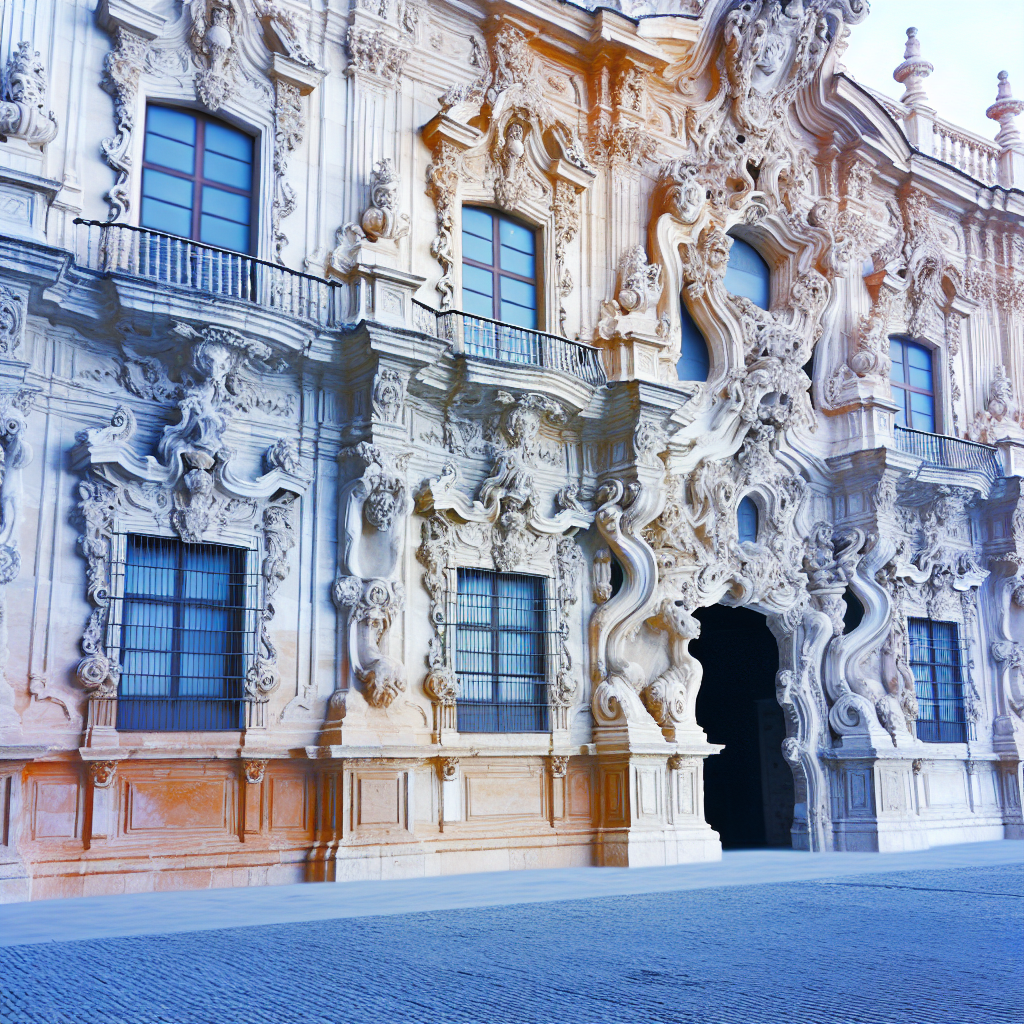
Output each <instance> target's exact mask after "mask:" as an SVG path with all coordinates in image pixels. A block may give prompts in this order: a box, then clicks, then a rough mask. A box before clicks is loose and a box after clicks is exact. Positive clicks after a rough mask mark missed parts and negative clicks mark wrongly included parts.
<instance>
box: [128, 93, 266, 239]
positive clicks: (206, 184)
mask: <svg viewBox="0 0 1024 1024" xmlns="http://www.w3.org/2000/svg"><path fill="white" fill-rule="evenodd" d="M252 193H253V140H252V138H251V137H250V136H248V135H245V134H244V133H243V132H240V131H237V130H236V129H234V128H230V127H228V125H226V124H224V123H223V122H221V121H216V120H214V119H213V118H211V117H207V116H206V115H205V114H198V113H193V112H191V111H186V110H175V109H173V108H171V107H158V106H151V107H149V108H148V109H147V110H146V143H145V150H144V152H143V162H142V212H141V217H140V224H139V226H140V227H144V228H151V229H152V230H154V231H161V232H165V233H166V234H169V235H180V236H181V237H182V238H190V239H193V240H195V241H197V242H203V243H205V244H206V245H212V246H216V247H218V248H220V249H231V250H233V251H234V252H243V253H248V252H251V251H252V235H253V232H252V228H253V218H252Z"/></svg>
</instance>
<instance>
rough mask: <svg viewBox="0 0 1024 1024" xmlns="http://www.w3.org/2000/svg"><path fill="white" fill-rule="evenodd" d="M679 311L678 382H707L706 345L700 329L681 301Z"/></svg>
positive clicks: (708, 358) (708, 365)
mask: <svg viewBox="0 0 1024 1024" xmlns="http://www.w3.org/2000/svg"><path fill="white" fill-rule="evenodd" d="M679 311H680V320H681V326H682V329H683V339H682V341H683V344H682V349H681V351H680V355H679V362H678V363H676V374H677V375H678V377H679V379H680V380H707V379H708V373H709V372H710V370H711V357H710V355H709V354H708V343H707V342H706V341H705V340H704V335H703V334H702V333H701V329H700V328H699V327H698V326H697V323H696V321H695V320H694V319H693V317H692V316H690V313H689V310H687V308H686V306H685V304H684V303H683V301H682V300H681V299H680V302H679Z"/></svg>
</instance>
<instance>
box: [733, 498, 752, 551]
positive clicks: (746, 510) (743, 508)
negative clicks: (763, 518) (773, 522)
mask: <svg viewBox="0 0 1024 1024" xmlns="http://www.w3.org/2000/svg"><path fill="white" fill-rule="evenodd" d="M736 527H737V530H738V532H739V536H740V543H750V544H753V543H755V542H756V541H757V506H756V505H755V504H754V499H753V498H751V497H749V496H748V497H746V498H744V499H743V500H742V501H741V502H740V503H739V505H738V506H737V507H736Z"/></svg>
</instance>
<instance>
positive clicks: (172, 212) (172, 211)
mask: <svg viewBox="0 0 1024 1024" xmlns="http://www.w3.org/2000/svg"><path fill="white" fill-rule="evenodd" d="M139 219H140V221H141V226H142V227H144V228H152V229H153V230H154V231H163V232H165V233H167V234H168V235H182V236H183V237H184V238H188V237H189V235H190V234H191V233H192V211H191V210H190V209H182V208H181V207H180V206H171V205H170V204H168V203H162V202H160V200H158V199H147V198H146V197H145V196H143V199H142V213H141V216H140V218H139Z"/></svg>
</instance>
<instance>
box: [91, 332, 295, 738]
mask: <svg viewBox="0 0 1024 1024" xmlns="http://www.w3.org/2000/svg"><path fill="white" fill-rule="evenodd" d="M182 332H183V333H185V334H186V335H187V334H194V332H191V331H190V329H188V328H183V331H182ZM195 337H196V338H198V340H197V341H196V342H195V344H194V345H193V349H192V372H193V374H194V376H185V377H184V380H185V386H184V388H183V392H184V393H183V396H182V398H181V400H180V402H179V406H178V407H179V412H180V415H181V421H180V422H179V423H177V424H174V425H171V426H168V427H165V429H164V433H163V438H162V440H161V442H160V445H159V450H158V454H159V457H158V458H157V457H154V456H152V455H150V456H146V457H145V458H140V457H139V456H138V455H137V454H136V453H135V451H134V450H133V448H132V447H131V445H130V442H131V439H132V436H133V434H134V432H135V417H134V415H133V414H132V412H131V410H130V409H129V408H128V407H127V406H119V407H118V408H117V411H116V412H115V414H114V417H113V420H112V421H111V424H110V426H108V427H103V428H98V429H92V430H85V431H82V432H81V433H80V434H79V435H78V437H77V441H78V443H77V445H76V447H75V449H74V450H73V451H72V456H71V464H72V468H73V469H75V470H78V471H79V472H81V473H82V474H83V480H82V483H81V484H80V486H79V503H78V509H77V515H78V519H79V521H80V522H81V523H82V525H83V532H82V534H81V536H80V538H79V545H80V547H81V550H82V553H83V555H84V556H85V558H86V560H87V594H88V598H89V602H90V604H91V605H92V606H93V609H92V612H91V614H90V616H89V619H88V622H87V624H86V627H85V631H84V634H83V637H82V651H83V654H84V657H83V658H82V660H81V661H80V662H79V665H78V669H77V676H78V680H79V682H80V683H81V684H82V686H83V687H84V688H85V689H86V690H87V691H88V692H89V694H90V697H91V698H93V699H92V700H91V702H90V714H89V725H88V733H87V737H86V745H87V746H94V745H97V746H104V745H112V746H116V745H117V737H116V730H115V728H114V724H115V721H116V700H115V698H116V696H117V690H118V684H119V681H120V668H119V665H118V664H117V657H116V656H117V652H116V651H114V650H111V649H108V648H107V643H108V626H109V618H110V611H111V602H112V600H114V599H116V597H117V596H118V595H115V594H114V593H112V591H111V572H110V570H111V560H112V557H113V554H114V552H113V550H112V543H113V540H114V538H115V537H116V536H118V535H119V534H121V533H125V532H139V533H143V534H147V535H151V536H164V537H171V536H177V537H179V538H180V539H181V540H182V541H184V542H185V543H199V542H201V541H213V542H217V543H224V544H228V545H233V546H236V547H244V548H247V549H249V550H250V552H251V554H250V555H249V556H248V557H249V558H252V559H255V560H258V564H259V566H260V576H261V578H262V582H261V588H260V600H259V603H258V610H257V615H256V622H255V624H254V627H255V631H256V637H255V639H256V645H255V657H254V659H253V663H252V664H251V665H249V666H247V669H246V680H245V694H246V696H247V697H248V698H249V699H251V700H253V701H255V702H258V703H266V702H267V700H268V699H269V694H270V693H271V692H272V691H273V690H274V689H275V688H276V686H277V685H278V678H277V670H276V664H277V650H276V647H275V646H274V643H273V641H272V639H271V636H270V622H271V620H272V619H273V617H274V604H273V598H274V594H275V593H276V591H277V589H278V587H279V585H280V583H281V581H282V580H283V579H284V578H285V577H286V576H287V575H288V570H289V558H288V552H289V550H290V549H291V548H292V547H293V546H294V544H295V533H294V531H295V526H294V522H293V505H294V503H295V501H296V499H297V498H298V497H299V496H300V495H301V494H302V493H304V491H305V489H306V486H307V484H308V479H307V478H306V477H305V476H304V475H303V474H302V473H301V469H300V462H299V457H298V450H297V448H296V446H295V444H294V443H293V442H289V441H285V440H281V441H278V442H277V443H275V444H274V445H272V446H271V447H270V448H269V449H268V450H267V451H266V453H265V454H264V457H263V468H264V472H263V474H262V475H260V476H258V477H256V478H255V479H254V480H251V481H246V480H242V479H240V478H239V477H238V476H236V475H235V473H234V472H233V469H232V466H231V452H230V451H229V450H227V449H226V448H225V447H224V445H223V435H224V431H225V430H226V427H227V424H228V419H229V416H230V415H231V413H232V412H233V411H234V410H235V409H237V408H238V406H239V405H241V406H242V407H245V404H246V402H247V401H248V399H249V398H250V397H251V394H252V392H253V391H254V389H255V385H254V383H253V382H252V381H251V380H249V379H248V378H247V377H246V376H245V375H244V373H243V372H242V371H243V369H244V367H245V366H247V365H252V364H262V365H263V366H268V365H269V363H268V360H269V359H270V355H271V353H270V350H269V348H267V347H266V346H263V345H262V344H261V343H258V342H248V341H246V340H245V339H243V338H242V337H241V336H240V335H237V334H235V333H234V332H232V331H224V330H218V329H216V328H207V329H206V330H205V331H204V332H203V333H202V334H201V335H195ZM229 379H230V384H229V383H228V381H229Z"/></svg>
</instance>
